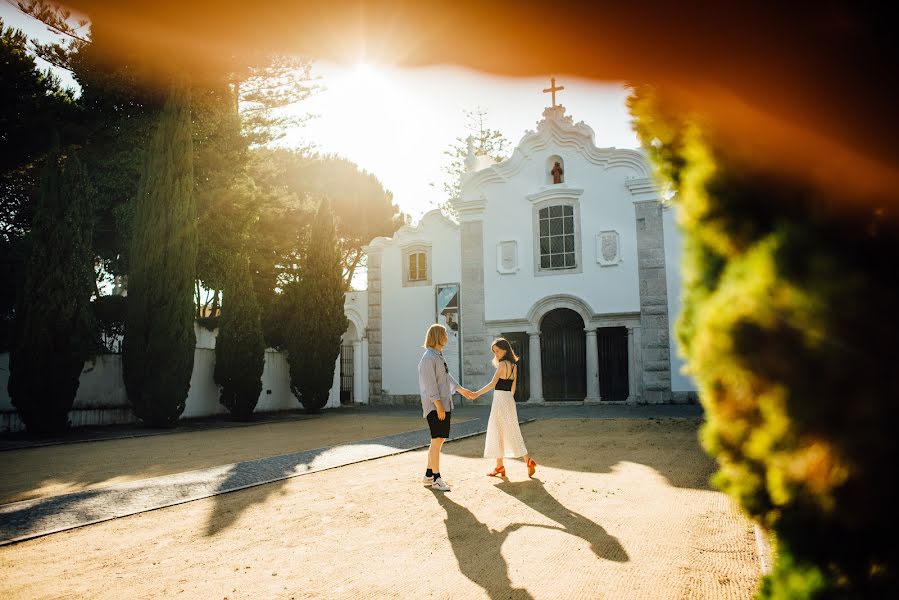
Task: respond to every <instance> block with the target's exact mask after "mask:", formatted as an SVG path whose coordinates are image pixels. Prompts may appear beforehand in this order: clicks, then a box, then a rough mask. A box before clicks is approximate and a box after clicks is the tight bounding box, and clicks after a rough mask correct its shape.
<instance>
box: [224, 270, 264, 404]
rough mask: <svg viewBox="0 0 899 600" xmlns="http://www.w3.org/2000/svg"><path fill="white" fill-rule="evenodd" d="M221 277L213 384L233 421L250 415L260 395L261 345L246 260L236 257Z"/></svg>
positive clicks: (257, 310) (256, 307)
mask: <svg viewBox="0 0 899 600" xmlns="http://www.w3.org/2000/svg"><path fill="white" fill-rule="evenodd" d="M230 262H231V267H230V268H229V269H228V270H227V271H226V273H225V280H224V289H223V301H222V318H221V324H220V325H219V333H218V338H217V339H216V342H215V372H214V377H215V382H216V383H217V384H218V385H220V386H221V388H222V390H221V396H220V398H219V402H221V404H222V405H223V406H224V407H225V408H227V409H228V410H229V411H231V414H232V415H234V417H235V418H236V419H239V420H246V419H249V418H250V415H252V414H253V410H254V409H255V408H256V403H257V402H258V401H259V393H260V392H261V391H262V370H263V367H264V366H265V342H263V339H262V322H261V319H260V315H259V305H258V304H257V302H256V293H255V292H254V291H253V281H252V277H251V274H250V262H249V258H248V257H247V256H245V255H237V256H235V257H233V258H232V260H231V261H230Z"/></svg>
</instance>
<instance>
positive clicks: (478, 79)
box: [0, 0, 638, 220]
mask: <svg viewBox="0 0 899 600" xmlns="http://www.w3.org/2000/svg"><path fill="white" fill-rule="evenodd" d="M0 17H2V18H3V20H4V22H5V23H6V25H7V26H10V25H11V26H14V27H18V28H20V29H22V30H23V31H25V33H27V34H28V35H30V36H39V37H41V38H43V39H44V40H46V39H47V38H48V37H52V36H51V34H49V33H47V32H46V28H45V27H44V26H43V25H41V24H40V23H38V22H37V21H35V20H33V19H31V18H30V17H26V16H24V15H22V14H21V13H19V12H18V10H17V9H16V8H15V7H13V6H11V5H10V4H9V3H8V2H6V1H3V0H0ZM39 62H40V61H39ZM41 66H42V67H46V66H47V65H46V64H45V63H44V64H41ZM563 66H564V65H563V64H562V65H560V67H563ZM313 74H314V75H317V76H319V77H321V80H320V82H319V83H320V84H321V86H322V87H323V90H322V91H321V92H319V93H317V94H316V95H314V96H313V97H311V98H310V99H308V100H306V101H304V102H302V103H300V104H298V105H297V106H296V107H295V110H296V111H298V112H300V113H309V114H311V115H313V118H312V119H311V120H310V121H309V122H308V123H307V124H306V125H305V126H304V127H300V128H296V129H293V130H291V131H289V132H287V135H286V136H285V138H284V139H283V140H281V141H280V142H279V143H280V144H282V145H290V146H306V145H309V144H312V145H313V146H315V147H316V149H318V150H319V151H321V152H327V153H335V154H339V155H341V156H344V157H346V158H348V159H349V160H351V161H353V162H355V163H356V164H357V165H359V167H361V168H363V169H365V170H367V171H369V172H371V173H373V174H374V175H375V176H376V177H378V179H379V180H380V181H381V183H383V184H384V186H385V188H387V189H388V190H390V191H391V192H393V195H394V201H395V202H396V203H397V204H398V205H399V207H400V209H401V210H403V211H404V212H406V213H407V214H409V215H411V216H412V217H413V220H418V218H419V217H421V215H423V214H424V213H425V212H427V211H428V210H431V209H433V208H436V207H438V206H439V205H440V204H442V203H443V202H445V201H446V196H445V194H444V191H443V185H442V183H443V181H444V180H445V175H444V173H443V172H442V170H441V169H442V168H443V167H444V166H445V165H446V164H447V162H448V160H449V159H448V157H447V156H445V155H444V151H445V150H447V149H448V148H449V146H450V144H452V143H453V142H454V141H455V139H456V138H457V137H460V136H461V137H465V136H466V135H467V132H466V120H465V115H464V111H465V110H466V109H469V110H471V109H475V108H477V107H481V108H483V109H485V110H486V111H487V126H488V127H490V128H492V129H497V130H499V131H500V132H501V133H502V134H503V135H504V136H505V137H506V138H507V139H508V140H509V141H510V142H511V146H512V147H514V146H515V145H516V144H517V143H518V141H519V140H520V139H521V138H522V136H523V135H524V133H525V131H526V130H528V129H534V128H535V126H536V123H537V121H538V120H540V118H541V115H542V113H543V109H544V108H545V107H547V106H550V104H551V99H550V95H549V94H544V93H543V92H542V90H543V89H544V88H547V87H549V85H550V83H549V77H550V75H549V74H547V76H546V77H545V78H542V79H537V78H531V79H510V78H501V77H495V76H491V75H486V74H482V73H478V72H475V71H470V70H466V69H462V68H458V67H450V66H440V67H430V68H421V69H400V68H396V67H392V66H390V65H381V64H375V63H371V64H368V63H355V64H352V63H349V64H337V63H330V62H316V63H314V66H313ZM60 76H61V77H62V80H63V84H64V85H68V86H75V85H76V84H75V82H74V80H72V78H71V76H70V75H69V74H68V73H66V72H64V71H63V72H61V73H60ZM556 83H557V85H562V86H564V87H565V89H564V90H563V91H560V92H558V95H557V102H558V103H559V104H562V105H563V106H565V107H566V109H567V112H568V114H569V115H571V116H572V117H573V118H574V120H575V122H577V121H584V122H586V123H587V124H588V125H590V126H591V127H592V128H593V130H594V131H595V132H596V144H597V146H601V147H606V146H615V147H618V148H636V147H637V145H638V144H637V138H636V135H635V134H634V133H633V131H632V130H631V127H630V117H629V116H628V113H627V109H626V107H625V99H626V98H627V92H626V91H625V89H624V87H623V86H621V85H614V84H602V83H596V82H591V81H582V80H577V79H569V78H566V77H564V75H558V76H557V82H556Z"/></svg>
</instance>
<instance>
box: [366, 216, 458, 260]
mask: <svg viewBox="0 0 899 600" xmlns="http://www.w3.org/2000/svg"><path fill="white" fill-rule="evenodd" d="M437 224H440V225H444V226H448V227H452V228H453V229H459V225H458V223H454V222H453V221H451V220H450V219H448V218H447V217H446V215H444V214H443V212H442V211H441V210H439V209H435V210H432V211H430V212H427V213H425V215H424V216H422V218H421V220H419V222H418V224H417V225H403V226H402V227H400V228H399V229H397V230H396V232H395V233H394V234H393V237H383V236H380V237H376V238H375V239H373V240H372V241H371V242H369V244H368V245H367V246H363V247H362V251H363V252H365V253H366V254H370V253H372V252H377V251H379V250H381V249H383V248H384V247H385V246H390V245H394V244H398V245H400V246H405V245H407V244H414V243H426V244H430V242H429V241H428V239H429V237H428V234H427V233H426V230H427V229H428V228H430V227H432V226H433V225H437Z"/></svg>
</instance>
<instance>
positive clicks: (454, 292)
mask: <svg viewBox="0 0 899 600" xmlns="http://www.w3.org/2000/svg"><path fill="white" fill-rule="evenodd" d="M434 289H435V296H436V308H437V314H436V315H435V317H436V321H437V323H440V324H441V325H443V326H444V327H446V331H447V334H448V336H449V341H448V343H447V345H446V348H444V349H443V357H444V358H445V359H446V365H447V367H449V369H450V371H451V372H452V373H453V375H455V376H456V379H459V366H460V364H461V362H460V360H459V351H460V339H459V336H460V334H461V333H462V332H461V323H460V321H459V284H458V283H439V284H437V285H436V286H434Z"/></svg>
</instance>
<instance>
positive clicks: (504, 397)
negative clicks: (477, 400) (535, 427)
mask: <svg viewBox="0 0 899 600" xmlns="http://www.w3.org/2000/svg"><path fill="white" fill-rule="evenodd" d="M527 453H528V449H527V448H526V447H525V445H524V438H523V437H521V428H520V427H518V410H517V409H516V408H515V396H513V395H512V392H506V391H503V390H494V391H493V404H492V405H491V406H490V419H489V420H488V421H487V442H486V443H485V445H484V456H485V457H486V458H517V457H519V456H524V455H525V454H527Z"/></svg>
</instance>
